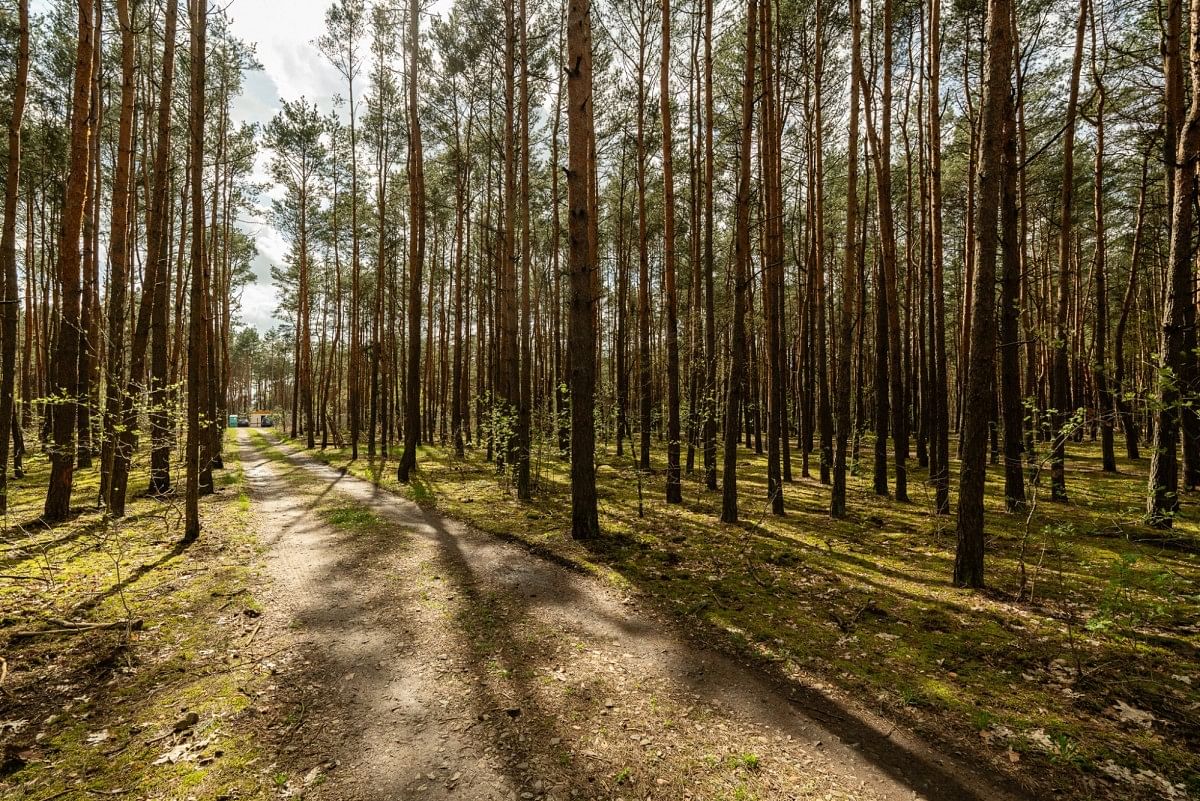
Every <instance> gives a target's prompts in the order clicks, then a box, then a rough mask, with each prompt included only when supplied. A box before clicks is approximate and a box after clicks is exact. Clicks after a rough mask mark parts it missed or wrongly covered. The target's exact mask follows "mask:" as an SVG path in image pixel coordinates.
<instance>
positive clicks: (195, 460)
mask: <svg viewBox="0 0 1200 801" xmlns="http://www.w3.org/2000/svg"><path fill="white" fill-rule="evenodd" d="M188 5H189V6H190V8H189V11H190V21H191V34H192V38H191V91H190V103H189V107H188V134H189V143H188V145H189V149H190V152H191V159H190V162H191V163H190V171H191V175H190V179H189V180H190V183H191V211H192V252H191V259H192V266H191V270H192V275H191V289H190V311H189V314H190V320H189V322H188V357H187V364H188V370H187V373H188V374H187V394H188V408H187V442H186V451H185V460H186V464H187V478H186V488H185V502H184V534H183V538H184V542H192V541H195V540H196V539H197V538H199V536H200V503H199V502H200V492H201V487H200V484H201V480H202V479H201V474H202V473H203V472H205V467H206V465H204V464H202V461H204V460H206V459H207V456H208V454H207V453H205V451H206V448H204V447H203V445H202V440H203V438H204V433H205V432H204V429H205V427H206V426H205V422H204V420H203V419H202V407H203V408H204V409H206V408H207V406H208V403H207V400H208V399H207V397H206V395H207V389H208V326H207V323H206V320H205V316H206V314H207V308H208V305H207V303H206V302H205V297H204V296H205V290H206V287H205V281H204V273H205V268H204V258H205V255H204V238H205V237H204V191H203V190H204V187H203V183H204V101H205V92H204V89H205V83H204V81H205V77H204V67H205V55H206V54H205V38H206V37H205V34H206V32H207V28H208V5H207V3H206V2H205V0H189V3H188Z"/></svg>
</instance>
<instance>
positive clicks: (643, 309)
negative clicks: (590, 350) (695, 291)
mask: <svg viewBox="0 0 1200 801" xmlns="http://www.w3.org/2000/svg"><path fill="white" fill-rule="evenodd" d="M649 9H650V4H649V2H647V0H639V3H638V61H637V75H636V78H637V105H638V108H637V136H636V140H635V141H636V145H637V152H636V154H635V161H634V164H635V168H636V169H635V172H636V177H637V215H638V241H637V246H638V292H637V307H638V315H637V318H638V467H639V469H641V470H643V471H646V470H649V469H650V426H651V414H652V411H653V405H652V400H651V392H652V385H653V382H652V379H651V365H650V243H649V242H648V241H647V238H648V236H649V234H648V227H649V226H648V225H647V222H646V59H647V52H648V50H649V47H650V43H649V37H650V20H649V13H650V12H649ZM672 247H673V245H672Z"/></svg>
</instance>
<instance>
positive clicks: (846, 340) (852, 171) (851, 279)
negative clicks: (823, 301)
mask: <svg viewBox="0 0 1200 801" xmlns="http://www.w3.org/2000/svg"><path fill="white" fill-rule="evenodd" d="M850 63H851V65H852V66H851V69H850V129H849V131H850V132H849V139H848V144H847V155H846V160H847V161H846V165H847V166H846V170H847V172H846V244H845V250H844V254H843V262H842V304H841V319H840V324H839V327H838V328H839V342H840V349H841V352H842V358H841V359H840V360H839V361H838V365H837V369H838V394H837V403H836V410H837V444H836V449H835V451H834V457H833V494H832V498H831V501H830V505H829V515H830V517H835V518H838V517H845V515H846V446H847V443H848V442H849V438H850V366H851V365H850V353H851V349H852V348H853V347H854V312H855V309H854V306H855V303H856V301H857V295H858V289H857V287H856V286H855V284H856V282H857V280H858V247H857V245H856V243H855V241H854V239H855V235H856V234H857V233H858V222H857V219H856V218H857V216H858V91H859V86H858V79H859V73H860V72H861V67H862V7H861V3H860V2H859V0H850ZM885 470H886V468H885Z"/></svg>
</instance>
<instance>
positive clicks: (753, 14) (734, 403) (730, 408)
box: [721, 0, 758, 523]
mask: <svg viewBox="0 0 1200 801" xmlns="http://www.w3.org/2000/svg"><path fill="white" fill-rule="evenodd" d="M757 33H758V0H749V2H748V3H747V11H746V52H745V57H746V65H745V74H744V75H743V77H742V122H741V140H740V142H739V144H738V147H739V161H738V184H737V197H736V202H735V208H736V219H735V222H734V278H733V282H734V283H733V333H732V336H731V341H730V351H729V389H728V394H727V396H726V402H725V453H724V462H725V464H724V473H723V475H722V479H721V480H722V487H721V522H722V523H736V522H737V521H738V499H737V446H738V420H739V414H740V410H741V408H742V403H743V398H742V393H743V387H742V383H743V377H744V376H743V374H744V372H745V359H746V323H745V320H746V293H747V291H748V288H749V283H750V169H751V165H750V140H751V138H752V137H753V133H754V131H753V128H754V97H755V94H754V92H755V86H754V69H755V55H756V52H755V49H756V48H755V40H756V39H757V35H756V34H757Z"/></svg>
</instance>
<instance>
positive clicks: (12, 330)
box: [0, 0, 32, 515]
mask: <svg viewBox="0 0 1200 801" xmlns="http://www.w3.org/2000/svg"><path fill="white" fill-rule="evenodd" d="M28 88H29V0H18V2H17V65H16V75H15V77H14V82H13V96H12V114H11V116H10V117H9V120H8V164H7V168H6V171H5V183H4V229H3V234H2V235H0V302H2V305H0V343H3V352H2V353H0V515H4V514H5V513H7V511H8V454H9V440H10V438H12V436H13V435H15V437H16V438H17V439H18V441H19V439H20V436H21V429H20V426H21V421H20V420H19V419H17V415H16V413H15V406H14V401H13V395H14V384H15V382H16V372H17V370H16V362H17V317H18V316H19V315H18V310H17V303H18V295H17V199H18V190H19V189H20V183H21V123H22V121H23V120H24V117H25V96H26V93H27V91H28ZM27 202H32V201H27ZM27 333H28V332H27ZM25 400H26V401H28V400H29V398H28V392H27V391H26V392H25ZM13 453H14V463H15V462H16V460H17V459H18V458H19V450H18V449H14V451H13Z"/></svg>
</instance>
